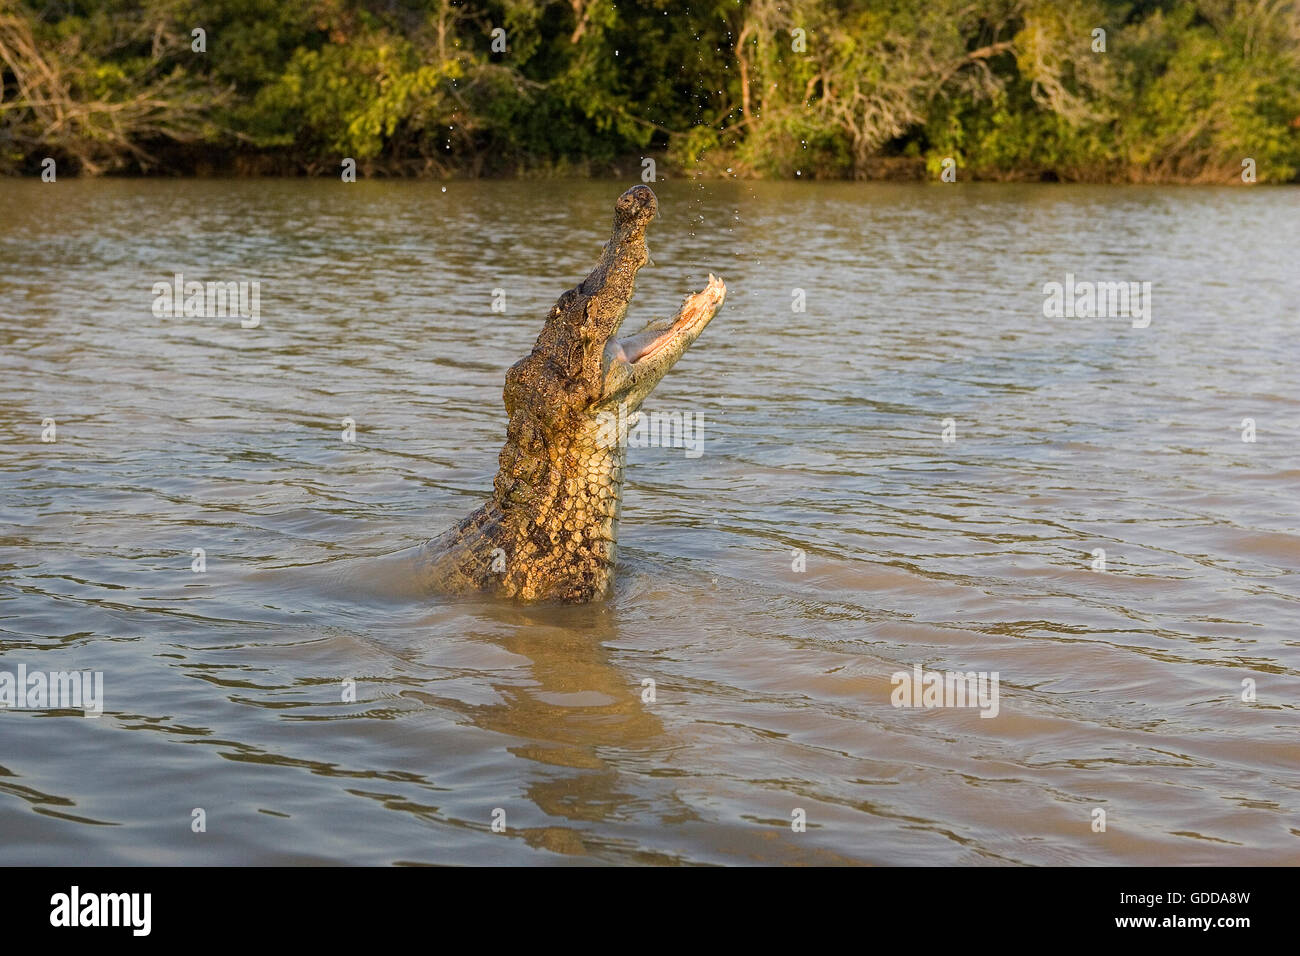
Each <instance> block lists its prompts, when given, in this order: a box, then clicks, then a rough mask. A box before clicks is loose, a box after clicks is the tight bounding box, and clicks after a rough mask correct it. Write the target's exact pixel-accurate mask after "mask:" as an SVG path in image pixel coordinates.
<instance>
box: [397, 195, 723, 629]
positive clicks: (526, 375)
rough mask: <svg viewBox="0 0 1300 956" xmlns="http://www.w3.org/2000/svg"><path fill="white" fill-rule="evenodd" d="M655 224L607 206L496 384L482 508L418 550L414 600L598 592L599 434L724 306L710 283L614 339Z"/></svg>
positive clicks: (648, 205)
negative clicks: (430, 595) (585, 266)
mask: <svg viewBox="0 0 1300 956" xmlns="http://www.w3.org/2000/svg"><path fill="white" fill-rule="evenodd" d="M657 212H658V201H657V200H656V198H655V195H654V193H653V192H652V191H651V190H650V188H649V187H648V186H634V187H633V188H631V189H629V190H628V191H627V192H625V193H623V195H622V196H620V197H619V198H618V202H617V203H616V204H615V207H614V229H613V235H612V236H611V237H610V240H609V242H608V243H606V244H605V248H604V251H603V252H602V253H601V257H600V261H599V262H598V263H597V264H596V267H595V268H594V269H593V270H592V271H591V273H590V274H589V275H588V276H587V278H586V279H584V280H583V281H582V282H581V283H580V284H579V285H577V286H576V287H574V288H572V289H570V290H568V291H567V292H565V293H564V294H563V295H561V296H560V298H559V301H557V302H556V303H555V306H554V307H553V308H552V309H551V311H550V313H549V314H548V315H547V317H546V323H545V325H544V326H543V328H542V331H541V334H540V335H539V336H538V337H537V342H536V344H535V345H534V346H533V350H532V352H531V353H530V354H529V355H528V356H526V357H525V358H523V359H521V360H520V361H518V362H516V363H515V364H514V365H513V366H512V367H511V368H510V370H509V371H508V372H507V373H506V385H505V392H504V398H505V406H506V413H507V414H508V415H509V424H508V425H507V427H506V443H505V447H504V448H502V450H501V456H500V469H499V470H498V472H497V476H496V481H495V482H494V484H493V492H492V498H491V500H489V501H488V502H487V503H486V504H485V505H483V507H481V508H479V509H478V510H477V511H475V512H474V513H473V514H471V515H469V516H468V517H467V518H465V519H464V520H463V521H461V522H460V524H458V525H456V526H455V527H454V528H452V529H450V530H449V531H447V532H446V533H445V534H443V535H442V536H440V537H438V538H435V539H433V540H432V541H429V542H427V543H426V544H425V545H423V547H422V548H421V549H420V551H419V554H418V557H417V561H416V565H417V571H418V575H419V579H420V583H421V585H422V586H423V587H424V588H427V589H429V590H434V591H441V592H449V593H461V592H475V591H477V592H484V593H488V594H494V595H498V596H500V597H505V598H513V599H517V600H521V601H559V602H563V603H568V604H578V603H584V602H587V601H591V600H595V599H597V598H600V597H603V596H604V595H606V594H607V593H608V592H609V590H610V588H611V586H612V584H613V578H614V563H615V560H616V557H617V547H618V523H619V512H620V510H621V505H622V496H623V472H624V469H625V467H626V464H627V445H626V441H625V438H626V435H617V434H613V435H612V434H611V429H610V428H609V425H608V422H609V421H610V419H611V417H612V418H615V419H616V420H622V421H626V416H628V415H631V414H632V413H634V412H635V411H636V410H637V409H638V408H639V407H640V405H641V403H642V402H643V401H644V400H645V398H646V396H647V395H649V394H650V392H651V390H653V389H654V387H655V386H656V385H657V384H658V383H659V381H660V380H661V379H662V378H663V377H664V375H665V374H667V372H668V370H669V369H670V368H671V367H672V366H673V364H674V363H675V362H676V361H677V359H678V358H680V357H681V355H682V354H683V353H684V352H685V351H686V349H687V348H689V347H690V345H691V343H692V342H694V341H695V339H696V338H698V337H699V334H700V333H701V332H702V331H703V330H704V327H705V326H706V325H708V323H709V321H710V320H711V319H712V318H713V316H714V315H715V314H716V312H717V311H718V308H719V307H720V306H721V305H722V301H723V298H724V297H725V295H726V287H725V286H724V285H723V283H722V281H721V280H720V279H716V278H714V277H713V276H712V275H710V276H709V283H708V285H707V286H706V287H705V288H704V289H703V290H702V291H700V292H697V293H695V294H694V295H691V296H688V297H687V298H686V301H685V302H684V303H683V304H682V307H681V309H679V310H678V312H677V314H676V315H674V316H673V317H672V318H671V319H666V320H663V321H659V322H651V323H649V324H648V325H646V326H645V328H643V329H642V330H641V331H640V332H638V333H637V334H635V335H633V336H631V337H629V338H626V339H623V340H619V339H618V338H617V337H616V335H617V333H618V331H619V327H620V326H621V325H622V323H623V318H624V316H625V315H626V313H627V308H628V304H629V303H630V301H631V299H632V293H633V287H634V285H635V282H636V275H637V272H638V271H639V270H640V269H641V267H642V266H643V265H645V263H646V261H647V259H648V253H647V251H646V244H645V232H646V227H647V226H648V225H649V223H650V221H651V220H652V219H653V218H654V217H655V215H656V214H657ZM620 405H621V406H623V413H624V414H623V415H622V416H620V415H619V410H620V409H619V406H620ZM602 413H609V414H607V415H602Z"/></svg>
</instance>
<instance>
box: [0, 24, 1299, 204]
mask: <svg viewBox="0 0 1300 956" xmlns="http://www.w3.org/2000/svg"><path fill="white" fill-rule="evenodd" d="M642 157H653V158H654V159H655V161H656V162H657V163H658V172H659V174H660V175H665V174H668V175H679V176H681V175H697V176H738V177H789V178H794V177H802V178H895V177H911V178H921V177H930V176H935V175H937V174H938V173H939V171H940V170H941V169H942V167H943V164H944V161H945V159H947V158H951V159H952V160H953V161H954V162H955V164H956V168H957V169H959V170H961V176H962V178H966V179H970V178H983V179H1004V180H1005V179H1034V180H1062V181H1086V182H1223V183H1227V182H1241V181H1242V174H1243V164H1244V163H1246V164H1247V166H1249V167H1250V168H1252V169H1253V170H1254V171H1255V176H1256V177H1257V178H1258V180H1259V181H1263V182H1267V181H1272V182H1287V181H1296V180H1297V179H1298V178H1300V3H1297V2H1294V0H1253V2H1252V0H1244V2H1232V0H1194V2H1159V0H1148V2H1122V3H1121V2H1111V0H1059V2H1035V0H930V2H926V3H915V2H912V0H785V2H777V0H695V2H692V3H691V4H689V6H688V5H687V4H685V3H681V2H668V0H504V2H478V0H463V2H452V0H0V172H7V173H27V174H39V173H40V171H41V168H42V163H43V162H44V161H45V160H46V159H47V158H52V159H54V160H55V161H56V163H57V168H58V170H59V171H60V173H61V174H62V173H65V172H67V173H74V172H75V173H81V174H85V175H94V174H102V173H151V174H159V173H161V174H168V173H180V174H191V173H199V174H203V173H221V174H228V173H234V174H271V173H274V174H329V175H338V174H339V172H340V169H341V164H342V162H343V160H344V159H345V158H351V159H353V160H354V161H355V163H356V164H357V167H358V169H359V171H360V173H361V174H362V175H367V174H368V175H425V176H481V175H521V174H522V175H548V174H550V175H554V174H603V173H608V172H613V171H615V170H620V171H622V172H624V173H626V172H628V171H630V170H635V171H637V172H639V171H640V164H641V160H642ZM1247 161H1253V162H1249V163H1248V162H1247Z"/></svg>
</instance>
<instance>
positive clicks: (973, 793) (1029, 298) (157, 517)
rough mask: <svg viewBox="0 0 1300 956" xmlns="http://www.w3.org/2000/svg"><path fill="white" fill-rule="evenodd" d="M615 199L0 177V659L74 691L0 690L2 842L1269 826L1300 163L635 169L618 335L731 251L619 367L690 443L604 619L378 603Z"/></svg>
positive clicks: (1288, 635)
mask: <svg viewBox="0 0 1300 956" xmlns="http://www.w3.org/2000/svg"><path fill="white" fill-rule="evenodd" d="M626 185H627V184H624V183H600V182H580V183H555V184H551V185H550V186H548V188H546V189H536V188H534V186H531V185H520V184H518V183H505V182H501V183H454V184H448V190H447V192H446V193H443V192H442V190H441V186H438V185H430V184H427V183H375V182H371V183H357V184H350V185H349V186H347V187H345V188H341V187H340V186H339V185H338V184H330V183H324V182H307V181H283V182H280V181H264V182H263V181H240V182H147V181H106V182H89V181H87V182H78V181H69V182H67V183H63V182H60V183H59V184H57V186H52V185H49V184H41V183H28V182H12V181H11V182H8V183H6V184H4V186H3V189H2V190H0V262H3V263H4V268H3V269H0V344H2V345H3V348H2V349H0V429H2V430H3V435H4V438H5V439H6V440H5V441H4V442H3V443H0V492H2V493H0V671H2V670H14V669H15V668H17V667H18V666H19V665H20V664H24V665H26V666H27V667H29V668H37V667H39V668H41V669H43V670H58V669H72V668H78V669H93V670H99V671H102V672H103V673H104V693H105V713H104V716H102V717H100V718H96V719H85V718H82V717H79V716H73V715H72V714H71V713H70V712H68V711H54V712H6V713H0V847H2V849H0V861H3V862H15V863H21V862H29V863H61V862H72V861H74V860H75V861H78V862H90V863H97V862H105V863H128V864H129V863H197V862H202V863H205V864H212V863H217V864H234V863H320V862H344V863H362V864H390V863H465V862H476V863H521V862H552V863H565V862H573V861H579V862H583V861H599V862H627V861H640V862H687V863H749V862H781V863H785V862H799V863H925V864H951V863H971V862H998V863H1003V862H1014V863H1034V864H1051V863H1085V864H1140V863H1185V864H1187V863H1190V864H1202V863H1213V862H1230V863H1240V864H1276V863H1293V862H1295V861H1296V860H1297V859H1300V844H1298V841H1300V828H1298V827H1297V826H1296V825H1295V822H1294V821H1295V819H1296V817H1297V811H1298V810H1300V783H1297V778H1296V775H1295V762H1296V746H1295V730H1296V716H1297V705H1296V700H1295V694H1294V686H1295V680H1296V677H1297V676H1298V675H1300V652H1298V651H1297V645H1296V642H1295V640H1294V637H1293V635H1294V634H1295V633H1296V630H1297V627H1298V626H1300V587H1297V577H1296V572H1297V571H1298V570H1300V521H1298V520H1297V517H1296V513H1295V509H1294V507H1293V506H1291V502H1293V501H1294V500H1295V493H1296V489H1297V486H1298V485H1300V453H1298V452H1297V450H1296V449H1297V448H1300V434H1298V432H1300V425H1298V424H1297V423H1298V422H1300V416H1297V415H1296V395H1295V385H1294V375H1293V370H1294V368H1295V367H1296V365H1297V364H1298V363H1300V335H1297V331H1296V327H1295V322H1294V303H1295V301H1296V300H1297V296H1298V295H1300V277H1297V275H1296V272H1295V269H1294V261H1293V260H1294V249H1295V248H1296V247H1297V245H1298V244H1300V235H1298V234H1297V230H1300V225H1298V224H1300V215H1297V213H1300V193H1297V192H1296V191H1291V190H1280V189H1275V190H1262V189H1260V190H1255V189H1251V190H1244V189H1226V190H1217V189H1187V188H1173V189H1163V188H1132V189H1092V188H1083V187H1077V188H1076V187H1043V186H1038V187H1029V186H992V185H989V186H982V185H971V184H963V185H961V186H960V187H946V188H938V187H927V186H919V185H918V186H909V185H890V186H883V185H870V184H826V185H821V184H750V183H710V184H687V183H665V184H661V187H660V188H659V190H658V191H659V195H660V200H661V213H662V215H661V217H660V219H659V221H658V222H656V223H655V225H654V227H653V230H652V234H651V237H650V245H651V248H652V250H653V253H654V258H655V262H656V263H658V268H654V267H649V268H647V269H646V270H645V271H643V273H642V275H641V279H640V282H639V287H640V288H639V293H638V296H637V298H636V300H635V301H634V303H633V306H632V314H631V315H629V318H628V322H629V323H631V324H632V325H640V324H641V323H642V321H643V320H644V319H646V318H648V317H650V316H653V315H668V314H671V313H672V312H673V311H674V310H675V309H676V307H677V305H678V303H679V302H680V299H681V296H682V295H684V294H685V293H686V292H688V291H690V289H692V288H699V287H700V286H701V285H702V284H703V279H704V276H705V275H706V274H707V273H708V272H709V271H714V272H716V273H718V274H720V275H721V276H723V278H724V279H725V280H726V282H727V285H728V288H729V289H730V290H731V291H730V295H729V299H728V302H727V305H726V306H725V307H724V309H723V311H722V312H721V313H720V314H719V316H718V318H717V319H716V320H715V321H714V322H713V324H712V325H711V326H710V328H709V329H708V331H707V332H706V333H705V335H704V337H703V338H702V339H701V340H700V342H699V343H697V344H696V346H695V347H694V348H693V349H692V350H691V352H690V353H689V354H688V355H687V356H686V357H685V358H684V359H683V360H682V362H681V363H680V364H679V365H678V366H677V368H676V369H675V370H674V372H673V373H672V374H671V375H670V376H669V377H668V379H666V380H665V382H664V383H663V385H661V386H660V388H659V390H658V391H657V392H656V393H655V396H654V397H653V399H652V401H653V402H654V403H656V406H655V407H657V408H660V409H663V410H665V411H669V412H672V411H680V412H682V413H684V414H690V415H693V416H697V417H698V418H701V419H703V421H704V423H705V425H704V430H703V438H704V445H703V454H702V455H701V456H700V457H687V456H686V455H685V454H684V453H683V450H682V449H669V448H634V449H632V450H631V452H630V464H629V483H628V486H627V488H626V500H625V511H624V516H623V518H624V520H623V524H622V527H621V532H620V556H621V567H620V572H619V580H618V583H617V587H616V592H615V595H614V597H613V599H612V600H611V601H610V602H608V603H606V604H602V605H599V606H592V607H586V608H545V607H535V608H524V607H515V606H505V605H497V604H492V603H484V602H480V601H450V600H444V599H440V598H429V597H427V596H423V595H419V594H417V593H413V592H412V591H411V590H410V589H409V587H406V584H407V583H409V582H408V581H407V580H406V579H405V578H404V577H403V574H402V573H401V567H400V565H401V561H402V560H403V558H402V557H401V553H402V549H405V548H409V547H411V546H413V545H416V544H418V543H419V542H420V541H421V540H423V539H424V538H427V537H430V536H432V535H435V534H437V533H438V532H440V531H442V530H444V529H445V528H446V527H448V526H449V525H451V524H452V523H454V522H455V521H457V520H458V519H459V518H460V517H462V516H463V515H464V514H466V513H468V512H469V511H470V510H472V509H473V508H474V507H476V506H477V505H478V504H479V503H480V502H481V501H482V499H483V496H484V495H485V494H486V493H487V489H488V488H489V486H490V483H491V479H492V475H493V474H494V473H495V470H496V456H497V453H498V451H499V449H500V446H501V442H502V438H503V434H502V433H503V429H504V424H505V416H504V413H503V410H502V408H501V388H502V382H503V376H504V373H505V369H506V368H507V367H508V366H509V365H510V364H511V363H513V362H514V361H515V359H517V358H518V357H519V356H520V355H522V354H524V353H525V352H526V351H527V350H528V349H529V348H530V347H531V345H532V342H533V340H534V338H535V336H536V334H537V330H538V328H539V326H540V322H541V319H542V317H543V316H544V314H545V313H546V310H547V309H549V308H550V306H551V305H552V304H553V303H554V301H555V298H556V296H557V295H558V293H559V292H561V291H562V290H563V289H564V288H565V287H567V286H569V285H572V284H573V283H574V282H576V281H577V280H579V279H580V278H581V277H582V276H583V275H584V274H585V272H586V270H587V269H588V268H589V267H590V265H591V263H592V262H593V261H594V258H595V256H596V254H597V253H598V251H599V248H600V245H601V243H602V242H603V241H604V239H605V238H606V230H607V227H608V221H609V211H610V203H611V202H612V200H613V197H615V196H617V195H618V193H619V192H621V191H622V189H623V188H625V186H626ZM159 223H166V224H171V226H170V228H167V229H164V230H160V229H159V228H158V224H159ZM177 272H180V273H183V274H184V275H186V276H187V277H193V278H196V279H200V280H212V281H258V282H260V283H261V287H260V290H261V296H260V310H261V324H260V326H259V327H258V328H257V329H252V330H250V329H241V328H240V327H239V323H238V321H236V320H221V319H211V320H209V319H186V318H183V317H178V318H169V319H163V318H159V317H156V316H154V315H153V314H152V312H151V309H150V306H151V303H152V296H151V288H152V284H153V283H154V282H156V281H159V280H162V279H166V278H168V277H170V276H172V275H174V274H175V273H177ZM1067 274H1073V275H1075V276H1076V277H1077V278H1080V279H1086V280H1088V281H1131V282H1150V283H1151V289H1152V293H1151V305H1152V322H1151V325H1150V327H1149V328H1146V329H1134V328H1132V327H1131V323H1130V322H1129V321H1127V320H1126V319H1123V318H1118V319H1114V320H1111V319H1049V318H1046V317H1044V315H1043V309H1042V306H1043V293H1042V288H1043V285H1044V284H1045V283H1049V282H1053V281H1055V282H1060V281H1064V279H1065V277H1066V275H1067ZM498 288H501V289H505V290H506V292H507V302H508V310H507V312H506V313H505V314H501V313H494V312H493V311H492V308H491V307H492V301H493V290H494V289H498ZM794 290H803V293H804V298H805V300H806V303H807V310H806V311H804V312H798V311H792V309H791V303H792V301H795V298H794V297H795V295H796V293H795V292H794ZM46 419H52V420H54V421H55V422H56V423H57V441H54V442H45V441H42V440H41V432H42V429H43V425H42V422H44V421H45V420H46ZM344 419H351V420H353V421H354V422H355V423H356V436H355V437H356V440H355V441H344V440H343V438H342V431H343V428H344V425H343V421H344ZM1247 419H1249V420H1250V421H1251V422H1253V423H1254V429H1255V437H1256V441H1254V442H1248V441H1242V436H1243V434H1244V433H1245V426H1244V425H1243V422H1244V421H1245V420H1247ZM947 422H951V428H950V429H949V427H948V425H946V424H945V423H947ZM946 429H947V430H949V432H950V436H951V437H952V438H953V440H952V441H949V442H946V441H944V440H943V433H944V431H945V430H946ZM196 549H200V550H201V551H202V553H203V555H204V567H203V570H201V571H195V570H193V566H194V562H195V552H196ZM1099 549H1100V550H1104V552H1105V566H1106V570H1104V571H1101V570H1094V566H1095V564H1096V561H1097V557H1096V555H1097V553H1098V551H1099ZM918 665H919V666H921V667H924V668H926V669H927V670H935V671H957V670H960V671H977V672H980V671H984V672H994V671H996V672H998V674H999V675H1000V687H1001V699H1000V702H999V712H998V716H997V717H996V718H994V719H983V718H981V717H979V715H978V712H976V711H973V710H963V709H955V708H949V709H942V708H940V709H932V710H925V709H904V708H899V709H896V708H894V707H892V706H890V691H891V675H892V674H893V673H895V672H896V671H899V670H910V669H911V668H913V667H914V666H918ZM1243 681H1245V682H1250V684H1249V686H1253V687H1254V690H1255V699H1254V700H1253V701H1251V700H1243ZM646 682H653V686H654V690H655V693H654V699H653V700H652V701H651V700H648V699H643V696H642V695H643V692H644V691H645V689H646V687H647V686H649V685H648V684H647V683H646ZM196 809H202V810H203V811H204V813H205V819H206V821H207V826H206V831H205V832H202V833H196V832H195V831H194V829H193V828H192V825H191V824H192V819H193V813H194V811H195V810H196ZM498 809H499V810H502V811H504V813H505V817H506V823H507V827H506V830H505V832H504V833H498V832H494V831H493V829H492V822H493V818H494V811H496V810H498ZM1098 809H1104V810H1105V811H1106V814H1107V820H1108V827H1107V830H1106V832H1105V833H1098V832H1094V831H1093V829H1092V821H1093V819H1094V812H1095V811H1096V810H1098ZM797 811H803V813H804V814H805V815H806V818H807V830H806V832H796V831H795V830H793V829H792V828H791V821H792V820H793V819H795V818H796V816H797Z"/></svg>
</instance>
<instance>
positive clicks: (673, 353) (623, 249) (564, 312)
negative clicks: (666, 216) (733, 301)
mask: <svg viewBox="0 0 1300 956" xmlns="http://www.w3.org/2000/svg"><path fill="white" fill-rule="evenodd" d="M658 213H659V203H658V200H657V199H656V198H655V194H654V192H653V191H652V190H651V189H650V187H649V186H633V187H632V188H631V189H629V190H628V191H627V192H625V193H623V195H621V196H619V197H618V202H617V203H615V204H614V229H613V233H612V235H611V236H610V239H609V242H607V243H606V244H605V248H604V250H603V251H602V253H601V257H600V261H599V262H598V263H597V264H596V268H595V269H593V270H592V271H591V274H590V275H588V276H587V278H586V279H584V280H583V281H582V283H581V284H580V285H578V286H577V287H575V288H573V289H570V290H569V291H568V292H565V293H564V294H563V295H562V296H560V298H559V301H558V302H556V303H555V306H554V307H553V308H552V309H551V311H550V314H548V315H547V317H546V325H545V326H544V327H543V329H542V333H541V335H539V336H538V337H537V343H536V344H535V345H534V346H533V351H532V354H530V355H529V356H528V357H527V358H524V359H522V360H520V361H519V362H517V363H516V364H515V365H514V367H512V368H511V369H510V371H509V372H508V373H506V389H505V402H506V411H507V412H508V413H509V414H510V416H511V421H512V422H513V420H514V417H515V414H516V412H517V411H521V412H524V413H525V414H527V415H528V416H529V417H530V418H534V419H536V420H537V423H538V424H539V425H541V426H542V427H543V428H546V429H548V430H550V428H558V429H559V430H560V431H561V432H562V433H563V434H565V435H570V434H572V431H573V428H574V427H575V426H576V425H580V424H581V423H582V421H583V420H584V419H594V418H595V417H596V415H597V414H598V413H600V412H602V411H616V410H617V408H618V406H619V405H620V404H622V405H625V406H626V411H627V413H629V414H630V413H631V412H634V411H636V409H638V408H639V407H640V406H641V403H642V402H644V401H645V399H646V396H648V395H649V394H650V392H651V391H653V390H654V387H655V386H656V385H658V384H659V382H660V380H661V379H663V377H664V376H665V375H667V374H668V370H669V369H670V368H672V367H673V365H675V364H676V362H677V360H678V359H679V358H681V357H682V355H683V354H684V353H685V352H686V350H687V349H688V348H690V346H691V343H693V342H694V341H695V340H696V339H697V338H699V336H700V333H701V332H703V331H704V327H705V326H706V325H708V324H709V320H711V319H712V318H713V316H714V315H715V314H716V313H717V311H718V307H719V306H721V305H722V300H723V298H724V296H726V294H727V289H726V286H724V285H723V284H722V280H721V279H716V278H714V277H713V275H712V274H710V275H709V283H708V285H707V286H706V287H705V288H704V289H703V290H702V291H700V292H697V293H695V294H694V295H691V296H687V298H686V301H685V302H683V303H682V307H681V308H680V309H679V310H678V311H677V314H676V315H674V316H673V317H672V318H670V319H664V320H659V321H654V320H652V321H650V322H648V323H646V325H645V326H644V327H643V328H642V329H641V330H640V331H638V332H636V333H635V334H633V335H630V336H627V337H625V338H622V339H620V338H618V332H619V329H620V328H621V326H622V324H623V319H624V317H625V316H626V315H627V310H628V305H629V304H630V303H631V301H632V292H633V287H634V285H635V283H636V275H637V273H638V272H639V271H640V269H641V267H642V266H643V265H645V264H646V261H647V260H648V259H649V253H648V252H647V250H646V243H645V234H646V228H647V227H648V226H649V224H650V221H651V220H652V219H654V218H655V217H656V216H657V215H658ZM548 426H549V427H548Z"/></svg>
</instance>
